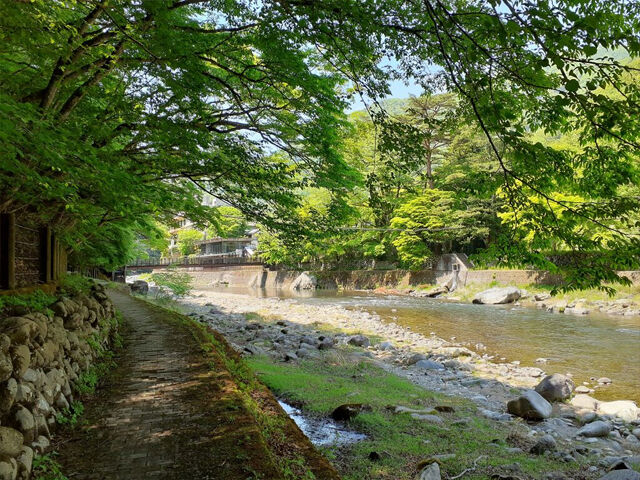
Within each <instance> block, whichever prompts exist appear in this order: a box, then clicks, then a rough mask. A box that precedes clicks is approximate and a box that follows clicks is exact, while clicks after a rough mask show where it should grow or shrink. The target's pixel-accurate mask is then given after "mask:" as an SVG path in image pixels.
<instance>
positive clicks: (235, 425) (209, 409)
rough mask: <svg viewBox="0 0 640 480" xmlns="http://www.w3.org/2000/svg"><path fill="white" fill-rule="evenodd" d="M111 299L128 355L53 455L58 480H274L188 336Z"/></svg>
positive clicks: (230, 392)
mask: <svg viewBox="0 0 640 480" xmlns="http://www.w3.org/2000/svg"><path fill="white" fill-rule="evenodd" d="M110 296H111V297H112V300H113V301H114V303H115V305H116V307H117V309H118V310H119V311H120V312H122V314H123V315H124V317H125V319H126V320H127V324H128V327H127V328H128V329H129V331H127V332H126V340H127V342H126V346H125V349H124V351H123V352H122V355H121V357H120V358H119V360H118V362H119V363H118V367H117V368H116V369H115V370H114V371H113V372H112V373H111V374H110V375H109V376H108V378H107V379H106V385H105V386H104V387H102V388H101V389H100V391H99V392H98V394H97V395H96V396H95V397H94V398H92V399H91V400H90V401H89V402H88V403H87V404H86V405H85V407H86V410H85V415H84V417H83V419H85V420H87V421H88V423H87V424H86V425H85V426H84V427H82V428H80V429H77V431H76V432H74V433H72V435H73V437H72V438H70V439H66V441H65V442H64V443H63V444H62V445H60V446H58V451H59V453H60V457H59V460H60V461H61V462H62V464H63V471H64V473H65V474H66V475H67V476H68V477H69V478H70V479H72V480H76V479H83V480H84V479H86V480H89V479H91V480H94V479H95V480H97V479H110V480H121V479H122V480H124V479H127V480H130V479H148V478H153V479H185V480H186V479H189V480H204V479H225V480H233V479H248V478H278V477H279V475H278V474H277V473H276V472H277V470H276V469H275V467H274V465H273V463H271V461H270V460H268V459H269V458H271V456H270V455H269V453H268V451H267V448H266V446H265V444H264V443H263V442H262V441H261V438H262V437H261V435H260V433H259V431H258V429H257V427H256V426H255V424H254V423H253V417H251V416H250V415H247V414H246V411H245V412H243V408H238V407H237V405H234V404H233V402H232V401H233V399H234V398H236V397H235V395H236V394H235V392H237V390H236V389H235V384H233V383H232V382H229V377H228V374H227V373H226V372H217V373H216V372H213V371H212V370H211V369H210V368H209V365H208V362H209V361H210V360H211V359H210V358H209V359H207V357H205V356H204V355H203V354H202V352H201V350H200V348H199V345H198V343H197V342H196V341H195V340H194V338H193V336H192V335H191V334H190V333H189V332H188V331H187V330H186V329H183V328H182V327H180V326H179V325H174V324H171V323H168V322H167V321H166V315H164V314H162V313H161V312H160V311H159V310H156V309H155V308H153V307H151V306H149V305H147V304H145V303H144V302H142V301H140V300H136V299H133V298H131V297H129V296H128V295H125V294H122V293H118V292H110ZM163 317H164V318H163ZM230 400H231V403H230Z"/></svg>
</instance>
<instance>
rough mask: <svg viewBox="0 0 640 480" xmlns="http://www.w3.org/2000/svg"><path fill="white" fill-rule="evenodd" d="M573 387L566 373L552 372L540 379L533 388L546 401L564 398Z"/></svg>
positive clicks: (569, 393) (567, 396)
mask: <svg viewBox="0 0 640 480" xmlns="http://www.w3.org/2000/svg"><path fill="white" fill-rule="evenodd" d="M574 388H575V384H574V383H573V381H572V380H571V379H570V378H569V377H567V376H566V375H562V374H561V373H554V374H553V375H548V376H546V377H544V378H543V379H542V381H541V382H540V383H539V384H538V385H537V386H536V388H535V390H536V392H538V393H539V394H540V395H542V397H543V398H544V399H545V400H547V401H548V402H557V401H562V400H566V399H567V398H569V397H570V396H571V392H573V389H574Z"/></svg>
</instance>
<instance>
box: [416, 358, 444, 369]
mask: <svg viewBox="0 0 640 480" xmlns="http://www.w3.org/2000/svg"><path fill="white" fill-rule="evenodd" d="M415 366H416V367H418V368H422V369H424V370H444V365H442V364H441V363H438V362H434V361H433V360H420V361H418V362H416V364H415Z"/></svg>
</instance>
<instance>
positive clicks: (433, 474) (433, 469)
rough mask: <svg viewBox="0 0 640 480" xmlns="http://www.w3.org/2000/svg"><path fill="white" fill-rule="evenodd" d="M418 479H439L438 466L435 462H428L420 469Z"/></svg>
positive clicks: (440, 477)
mask: <svg viewBox="0 0 640 480" xmlns="http://www.w3.org/2000/svg"><path fill="white" fill-rule="evenodd" d="M418 478H419V480H441V479H442V476H441V474H440V466H439V465H438V464H437V463H436V462H433V463H430V464H429V465H427V466H426V467H424V468H423V469H422V470H421V471H420V476H419V477H418Z"/></svg>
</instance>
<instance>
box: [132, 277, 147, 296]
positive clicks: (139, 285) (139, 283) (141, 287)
mask: <svg viewBox="0 0 640 480" xmlns="http://www.w3.org/2000/svg"><path fill="white" fill-rule="evenodd" d="M131 292H132V293H137V294H139V295H146V294H147V293H149V284H148V283H147V282H145V281H144V280H136V281H135V282H133V283H132V284H131Z"/></svg>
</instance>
